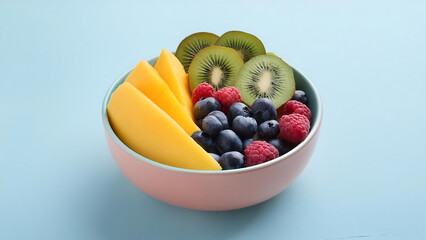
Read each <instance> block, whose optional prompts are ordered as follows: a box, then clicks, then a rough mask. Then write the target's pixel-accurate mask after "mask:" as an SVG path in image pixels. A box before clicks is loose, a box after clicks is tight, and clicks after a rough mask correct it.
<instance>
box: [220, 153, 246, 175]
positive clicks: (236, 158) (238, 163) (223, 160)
mask: <svg viewBox="0 0 426 240" xmlns="http://www.w3.org/2000/svg"><path fill="white" fill-rule="evenodd" d="M219 164H220V166H221V167H222V169H223V170H229V169H238V168H242V167H244V155H243V154H241V153H239V152H236V151H231V152H227V153H224V154H223V155H222V156H220V158H219Z"/></svg>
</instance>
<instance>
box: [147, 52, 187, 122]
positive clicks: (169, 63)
mask: <svg viewBox="0 0 426 240" xmlns="http://www.w3.org/2000/svg"><path fill="white" fill-rule="evenodd" d="M154 68H155V69H156V70H157V71H158V73H159V74H160V76H161V77H162V78H163V80H164V81H165V82H166V83H167V85H168V86H169V88H170V90H172V92H173V94H174V95H175V96H176V98H177V99H178V100H179V102H180V104H181V105H182V106H183V107H184V108H185V109H186V111H187V112H188V113H189V114H190V115H191V116H193V114H192V109H193V105H192V98H191V91H190V89H189V80H188V74H187V73H186V72H185V69H184V68H183V65H182V63H181V62H180V61H179V59H177V58H176V56H175V55H174V54H173V53H171V52H169V51H167V50H166V49H163V51H161V54H160V57H158V59H157V62H156V63H155V65H154Z"/></svg>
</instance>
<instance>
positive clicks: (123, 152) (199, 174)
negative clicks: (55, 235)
mask: <svg viewBox="0 0 426 240" xmlns="http://www.w3.org/2000/svg"><path fill="white" fill-rule="evenodd" d="M155 61H156V59H152V60H150V61H149V63H150V64H154V63H155ZM293 71H294V77H295V80H296V89H301V90H304V91H305V92H306V94H307V95H308V97H309V108H310V109H311V111H312V120H311V130H310V133H309V135H308V137H307V138H306V139H305V140H304V141H303V142H301V143H300V144H299V145H297V146H296V147H295V148H293V149H292V150H291V151H290V152H288V153H286V154H284V155H283V156H281V157H278V158H276V159H274V160H271V161H269V162H266V163H263V164H259V165H256V166H252V167H247V168H241V169H235V170H226V171H201V170H188V169H182V168H176V167H171V166H167V165H164V164H161V163H158V162H155V161H153V160H150V159H147V158H145V157H144V156H141V155H139V154H138V153H136V152H134V151H133V150H132V149H130V148H129V147H127V146H126V145H125V144H124V143H123V142H122V141H121V140H120V139H119V138H118V137H117V136H116V134H115V133H114V131H113V130H112V128H111V125H110V123H109V121H108V116H107V111H106V107H107V104H108V101H109V99H110V96H111V94H112V93H113V92H114V90H115V89H116V88H117V87H118V86H119V85H120V84H121V83H123V82H124V80H125V79H126V77H127V75H128V74H129V73H130V72H131V69H130V70H129V71H127V72H126V73H124V74H123V75H121V76H120V77H119V78H118V79H117V80H116V81H115V82H114V83H113V84H112V86H111V87H110V88H109V90H108V92H107V93H106V95H105V98H104V100H103V105H102V119H103V125H104V130H105V135H106V140H107V142H108V146H109V149H110V151H111V154H112V156H113V158H114V160H115V162H116V164H117V165H118V167H119V169H120V170H121V171H122V173H123V174H124V175H125V176H126V178H127V179H128V180H129V181H130V182H132V183H133V184H134V185H135V186H136V187H138V188H139V189H140V190H142V191H143V192H145V193H146V194H148V195H150V196H152V197H154V198H156V199H158V200H161V201H163V202H166V203H169V204H172V205H175V206H179V207H183V208H189V209H196V210H207V211H222V210H233V209H239V208H244V207H248V206H252V205H255V204H258V203H261V202H263V201H266V200H268V199H270V198H272V197H274V196H276V195H277V194H279V193H280V192H282V191H283V190H284V189H286V188H287V187H288V186H289V185H290V184H291V183H292V182H293V181H294V180H295V179H296V178H297V177H298V176H299V175H300V174H301V172H302V171H303V169H304V168H305V167H306V165H307V164H308V162H309V160H310V159H311V156H312V153H313V152H314V149H315V146H316V143H317V140H318V135H319V130H320V126H321V120H322V105H321V99H320V96H319V94H318V92H317V90H316V89H315V87H314V86H313V85H312V83H311V82H310V81H309V80H308V79H307V78H306V77H305V76H303V75H302V74H301V73H300V72H299V71H297V70H296V69H294V68H293Z"/></svg>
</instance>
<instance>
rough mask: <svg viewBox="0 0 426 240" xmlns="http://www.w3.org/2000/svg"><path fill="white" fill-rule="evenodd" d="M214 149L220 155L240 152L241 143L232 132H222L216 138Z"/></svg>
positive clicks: (241, 148)
mask: <svg viewBox="0 0 426 240" xmlns="http://www.w3.org/2000/svg"><path fill="white" fill-rule="evenodd" d="M216 149H217V151H218V152H219V153H220V154H224V153H226V152H230V151H237V152H241V151H242V150H243V143H242V142H241V140H240V138H239V137H238V135H237V134H236V133H235V132H233V131H232V130H229V129H226V130H222V131H221V132H220V133H219V134H218V135H217V137H216Z"/></svg>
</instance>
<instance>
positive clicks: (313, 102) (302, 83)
mask: <svg viewBox="0 0 426 240" xmlns="http://www.w3.org/2000/svg"><path fill="white" fill-rule="evenodd" d="M156 61H157V58H154V59H151V60H149V61H148V62H149V63H150V64H151V65H154V64H155V62H156ZM132 69H133V68H132ZM132 69H129V70H128V71H127V72H125V73H124V74H123V75H121V76H120V77H119V78H118V79H117V80H116V81H115V82H114V83H113V84H112V86H111V87H110V88H109V89H108V91H107V93H106V95H105V98H104V101H103V104H102V119H103V123H104V126H105V129H106V131H107V133H108V134H109V135H110V136H111V137H112V139H114V141H115V142H116V143H117V144H119V145H120V146H121V147H122V148H123V149H124V150H125V151H126V152H128V153H130V154H131V155H132V156H134V157H136V158H138V159H140V160H142V161H147V162H149V163H151V164H154V165H157V166H159V167H162V168H168V169H171V170H175V171H176V170H177V171H187V172H196V173H221V174H226V173H231V172H238V171H241V172H242V171H247V169H255V168H259V167H262V166H264V165H266V164H268V163H271V162H274V161H276V160H278V161H282V160H284V159H285V158H286V156H288V155H290V154H291V153H292V152H294V151H298V149H300V148H301V147H302V146H303V145H304V143H305V142H307V141H309V140H310V137H311V136H312V135H314V133H315V132H316V131H318V130H319V125H320V121H321V118H322V105H321V99H320V96H319V94H318V92H317V90H316V89H315V87H314V86H313V85H312V83H311V82H310V81H309V80H308V79H307V78H306V77H305V76H303V74H301V73H300V72H299V71H298V70H296V69H295V68H293V67H292V69H293V73H294V78H295V81H296V89H297V90H303V91H304V92H305V93H306V95H307V96H308V98H309V104H308V107H309V108H310V110H311V112H312V119H311V130H310V133H309V135H308V137H307V138H306V139H305V140H304V141H303V142H301V143H300V144H299V145H298V146H296V147H295V148H293V149H292V150H291V151H290V152H288V153H287V154H285V155H283V156H281V157H279V158H277V159H274V160H271V161H269V162H267V163H263V164H259V165H256V166H252V167H248V168H241V169H235V170H227V171H200V170H189V169H182V168H176V167H172V166H167V165H164V164H161V163H158V162H155V161H153V160H150V159H148V158H145V157H144V156H142V155H140V154H138V153H136V152H134V151H133V150H131V149H130V148H129V147H127V146H126V145H125V144H124V143H123V142H122V141H121V140H120V139H119V138H118V137H117V135H115V133H114V131H113V130H112V128H111V125H110V123H109V120H108V115H107V111H106V107H107V105H108V102H109V100H110V97H111V94H112V93H113V92H114V91H115V89H117V87H118V86H120V84H122V83H123V82H124V81H125V80H126V78H127V76H128V75H129V74H130V72H131V71H132Z"/></svg>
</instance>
